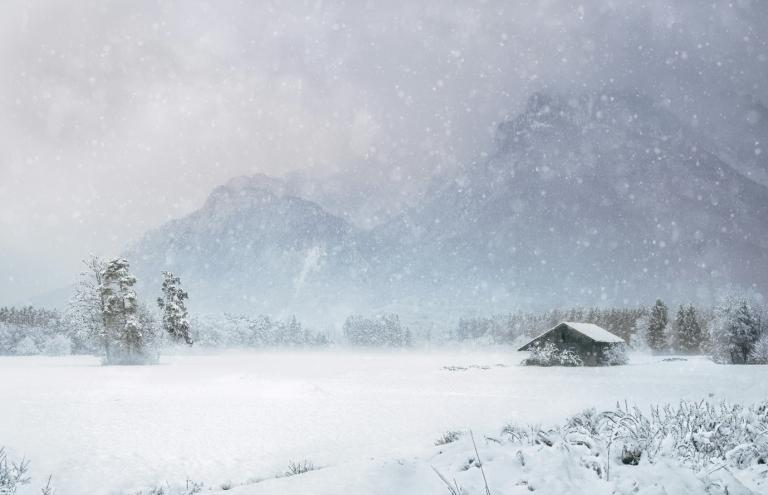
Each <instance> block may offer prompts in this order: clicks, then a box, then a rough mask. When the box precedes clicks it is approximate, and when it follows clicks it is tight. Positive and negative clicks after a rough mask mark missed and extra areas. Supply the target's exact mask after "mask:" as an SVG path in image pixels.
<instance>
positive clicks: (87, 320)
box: [0, 258, 768, 366]
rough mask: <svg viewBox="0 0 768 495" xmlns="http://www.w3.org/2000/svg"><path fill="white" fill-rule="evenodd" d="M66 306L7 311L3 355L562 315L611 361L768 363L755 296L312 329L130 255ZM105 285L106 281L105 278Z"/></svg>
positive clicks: (123, 354)
mask: <svg viewBox="0 0 768 495" xmlns="http://www.w3.org/2000/svg"><path fill="white" fill-rule="evenodd" d="M87 266H88V268H89V271H88V272H86V273H84V275H83V277H82V279H81V282H80V284H79V285H78V288H77V291H76V293H75V295H74V296H73V298H72V303H71V304H70V307H69V309H68V310H67V311H65V312H63V313H62V312H59V311H55V310H46V309H41V308H33V307H21V308H16V307H4V308H0V354H4V355H37V354H45V355H67V354H97V355H100V356H101V357H102V358H103V359H104V363H105V364H144V363H152V362H156V360H157V357H158V355H159V352H160V350H161V349H163V348H167V347H172V346H176V345H179V344H181V345H188V346H189V345H192V344H193V343H194V347H195V348H197V349H211V350H213V349H232V348H256V349H258V348H273V347H284V346H287V347H297V346H300V347H315V346H328V345H336V346H373V347H410V346H432V345H446V344H451V343H454V344H455V343H475V344H491V345H496V344H498V345H503V344H520V343H522V342H523V341H525V340H526V339H530V338H532V337H533V336H535V335H537V334H539V333H541V332H542V331H544V330H546V329H549V328H551V327H552V326H554V325H556V324H557V323H559V322H561V321H583V322H589V323H595V324H597V325H599V326H602V327H603V328H605V329H607V330H608V331H610V332H612V333H614V334H616V335H618V336H619V337H621V338H623V339H624V341H625V342H626V343H627V344H628V347H626V348H625V346H622V345H616V346H613V347H612V349H613V352H612V354H611V355H610V356H609V358H608V361H607V362H606V363H604V364H625V363H626V357H625V356H624V354H625V351H626V350H644V351H650V352H653V353H657V354H665V353H667V354H706V355H709V356H711V357H712V358H713V359H714V360H715V361H716V362H718V363H723V364H727V363H730V364H766V363H768V316H767V315H768V310H767V309H766V307H765V306H764V305H762V304H760V303H758V302H755V301H754V300H752V299H750V298H748V297H738V296H731V297H727V298H724V299H723V300H722V301H721V302H720V303H719V304H718V305H716V306H714V307H701V306H698V307H697V306H694V305H691V304H688V305H680V306H679V307H678V308H677V309H676V310H672V311H670V309H669V308H668V307H667V306H666V304H665V303H664V302H663V301H661V300H658V301H656V303H654V304H653V305H652V306H650V307H638V308H574V309H566V310H563V309H555V310H550V311H542V312H523V311H518V312H511V313H502V314H496V315H491V316H487V317H479V316H474V317H464V318H460V319H459V320H458V321H454V322H451V321H445V322H443V324H442V325H437V324H436V323H435V322H434V321H428V322H419V321H414V322H411V323H406V322H404V321H402V320H401V318H400V317H399V316H398V315H397V314H395V313H382V314H375V315H368V316H364V315H357V314H351V315H349V316H348V317H347V318H345V319H344V321H343V322H342V323H341V324H340V325H339V326H338V327H333V326H331V327H328V326H326V327H323V328H319V329H318V328H312V327H311V326H308V325H306V324H303V323H301V322H299V321H298V320H297V318H296V317H295V316H290V317H288V318H284V319H280V318H273V317H270V316H268V315H258V316H251V315H245V314H228V313H225V314H219V315H217V314H199V315H196V314H194V313H192V314H191V315H190V314H189V312H188V310H187V308H186V300H187V299H188V297H189V296H188V294H187V292H186V291H184V289H182V287H181V281H180V280H179V278H178V277H176V276H175V275H173V274H171V273H168V272H165V273H164V282H163V285H162V287H160V288H159V290H158V295H159V297H158V300H157V303H158V309H157V310H151V309H150V307H149V306H148V305H146V304H144V303H143V302H142V301H143V300H142V299H140V298H139V297H138V296H137V294H136V292H135V291H134V290H133V286H134V284H135V279H134V278H133V277H132V275H130V272H129V271H128V270H129V265H128V263H127V261H125V260H122V259H117V260H113V261H111V262H109V263H105V262H102V261H101V260H99V259H98V258H92V259H91V260H89V261H88V262H87ZM100 281H101V282H100ZM528 362H529V364H533V363H536V364H541V365H551V364H561V365H572V366H573V365H575V366H578V365H580V364H581V363H580V361H579V358H578V356H576V355H573V356H571V355H570V354H568V353H567V352H566V354H565V355H562V353H560V352H559V351H556V350H555V349H554V348H546V347H540V348H537V349H536V350H535V352H534V353H533V355H532V356H531V357H530V358H529V360H528Z"/></svg>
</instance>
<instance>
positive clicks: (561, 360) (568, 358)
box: [555, 349, 584, 366]
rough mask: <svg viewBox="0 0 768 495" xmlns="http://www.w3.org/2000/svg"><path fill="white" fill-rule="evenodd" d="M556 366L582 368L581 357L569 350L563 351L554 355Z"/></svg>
mask: <svg viewBox="0 0 768 495" xmlns="http://www.w3.org/2000/svg"><path fill="white" fill-rule="evenodd" d="M555 356H556V357H557V360H558V364H559V365H560V366H584V361H582V359H581V356H579V355H578V354H576V352H574V351H572V350H571V349H563V350H562V351H560V352H559V353H556V354H555Z"/></svg>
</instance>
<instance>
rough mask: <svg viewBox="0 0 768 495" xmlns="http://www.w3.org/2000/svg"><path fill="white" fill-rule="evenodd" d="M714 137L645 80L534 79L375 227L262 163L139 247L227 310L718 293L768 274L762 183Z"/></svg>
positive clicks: (438, 309)
mask: <svg viewBox="0 0 768 495" xmlns="http://www.w3.org/2000/svg"><path fill="white" fill-rule="evenodd" d="M715 146H716V145H715V144H713V143H710V142H709V141H707V140H706V139H705V138H703V137H702V136H701V135H700V134H699V133H698V132H696V130H695V129H694V128H692V127H691V126H690V125H688V124H686V123H683V122H681V121H680V120H678V119H677V118H675V117H674V116H673V115H672V114H671V113H670V112H669V111H667V110H666V109H665V108H663V107H661V106H658V105H655V104H654V103H653V102H652V101H650V100H648V99H646V98H644V97H641V96H637V95H634V94H627V93H612V94H602V95H595V94H584V95H579V96H573V97H558V96H548V95H543V94H536V95H533V96H532V97H531V98H530V100H529V102H528V105H527V107H526V108H525V110H524V111H523V112H522V113H521V114H520V115H519V116H518V117H516V118H515V119H513V120H511V121H509V122H505V123H503V124H501V125H500V126H499V127H498V129H497V137H496V145H495V149H494V150H493V152H492V153H491V154H490V155H489V156H488V157H486V158H483V159H481V160H478V161H476V162H474V163H471V164H467V165H466V166H465V167H464V169H463V171H462V172H461V174H460V175H458V176H456V177H452V178H449V179H445V180H443V181H438V182H436V184H435V186H434V187H433V188H432V189H431V190H430V191H428V192H427V193H425V194H424V195H423V198H422V200H421V201H420V202H419V203H418V204H417V205H416V206H413V207H410V208H408V209H407V210H406V211H405V212H404V213H402V214H400V215H398V216H397V217H395V218H394V219H392V220H390V221H387V222H385V223H383V224H381V225H378V226H377V227H375V228H373V229H371V230H363V229H360V228H356V227H354V226H352V225H351V224H350V223H349V222H347V221H346V220H344V219H343V218H342V215H343V213H341V212H337V213H338V214H332V213H329V211H328V210H327V209H326V208H323V207H321V206H320V205H319V204H317V203H315V202H313V201H308V200H307V199H301V198H300V197H298V196H299V195H302V194H307V195H308V196H312V197H315V198H320V197H322V195H318V194H317V192H316V191H314V192H312V191H309V192H307V191H306V190H304V191H303V192H302V189H301V188H300V187H297V186H296V184H295V183H293V184H292V183H291V181H290V180H288V181H286V180H276V179H271V178H268V177H264V176H257V177H253V178H239V179H235V180H233V181H231V182H230V183H228V184H226V185H224V186H222V187H220V188H218V189H216V190H215V191H214V192H213V193H212V194H211V196H210V198H209V199H208V201H207V203H206V204H205V206H204V207H203V208H202V209H201V210H199V211H197V212H195V213H193V214H192V215H189V216H188V217H186V218H183V219H180V220H177V221H174V222H171V223H169V224H168V225H166V226H164V227H161V228H160V229H158V230H156V231H154V232H151V233H149V234H147V236H146V237H145V238H144V239H143V240H142V241H141V242H140V243H139V244H137V245H136V246H134V247H133V248H132V249H131V252H130V253H129V255H130V256H131V257H132V259H133V260H134V262H135V264H136V266H137V269H138V270H139V273H140V275H144V279H145V280H147V281H149V283H151V284H156V283H157V280H158V279H159V278H158V277H159V273H160V271H161V270H165V269H170V270H174V271H176V272H177V273H178V274H179V275H181V276H182V278H183V280H184V281H185V283H187V284H189V287H190V289H191V292H192V293H193V294H195V293H196V294H197V295H198V298H199V299H202V300H203V301H204V303H205V305H206V307H208V308H211V309H216V310H222V309H223V310H228V311H231V310H240V311H247V312H254V311H267V312H270V313H281V312H286V311H291V312H300V313H305V314H306V312H307V311H310V312H312V314H314V315H322V316H323V317H327V316H328V314H329V313H336V314H338V315H340V316H341V317H343V316H345V315H346V314H348V313H351V312H353V311H371V310H375V309H382V308H387V309H393V310H398V311H403V312H414V313H431V314H441V315H447V314H452V315H456V314H461V313H463V312H466V311H473V310H474V311H482V312H485V311H500V310H506V309H511V308H515V307H526V306H527V307H530V306H551V305H561V304H562V305H574V304H596V303H597V304H600V303H604V304H636V303H648V302H649V301H652V300H653V299H654V298H656V297H665V298H670V299H671V300H673V301H676V302H677V301H679V302H683V301H695V300H700V301H706V302H709V301H711V300H712V299H713V298H715V297H716V296H717V295H718V293H719V292H720V291H722V290H724V289H727V288H728V287H730V286H738V287H741V288H750V289H756V290H760V289H761V288H763V287H765V286H766V284H767V283H768V222H766V221H765V219H766V218H768V188H766V187H765V186H763V185H761V184H759V183H757V182H755V181H753V180H751V179H750V178H748V177H746V176H745V175H742V174H741V173H740V172H739V171H737V170H736V169H735V168H733V167H731V166H729V165H728V164H727V163H726V162H725V161H723V160H722V159H720V158H719V157H718V156H719V155H718V151H719V149H717V148H716V147H715ZM334 187H336V186H334ZM337 206H338V205H337ZM345 216H346V215H345ZM307 308H309V310H307ZM337 320H338V319H337Z"/></svg>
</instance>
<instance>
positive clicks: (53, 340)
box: [43, 335, 72, 356]
mask: <svg viewBox="0 0 768 495" xmlns="http://www.w3.org/2000/svg"><path fill="white" fill-rule="evenodd" d="M43 354H45V355H46V356H68V355H70V354H72V339H70V338H69V337H67V336H66V335H54V336H53V337H49V338H48V339H46V340H45V342H43Z"/></svg>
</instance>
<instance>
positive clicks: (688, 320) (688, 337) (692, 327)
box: [676, 305, 702, 354]
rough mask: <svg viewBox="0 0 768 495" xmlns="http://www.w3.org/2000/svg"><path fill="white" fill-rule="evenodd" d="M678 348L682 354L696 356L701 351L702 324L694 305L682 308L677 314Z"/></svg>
mask: <svg viewBox="0 0 768 495" xmlns="http://www.w3.org/2000/svg"><path fill="white" fill-rule="evenodd" d="M676 323H677V335H678V346H679V349H680V351H681V352H684V353H687V354H696V353H698V352H700V350H701V339H702V332H701V324H700V323H699V318H698V316H697V315H696V308H694V307H693V305H688V307H683V306H680V309H679V310H678V312H677V318H676Z"/></svg>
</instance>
